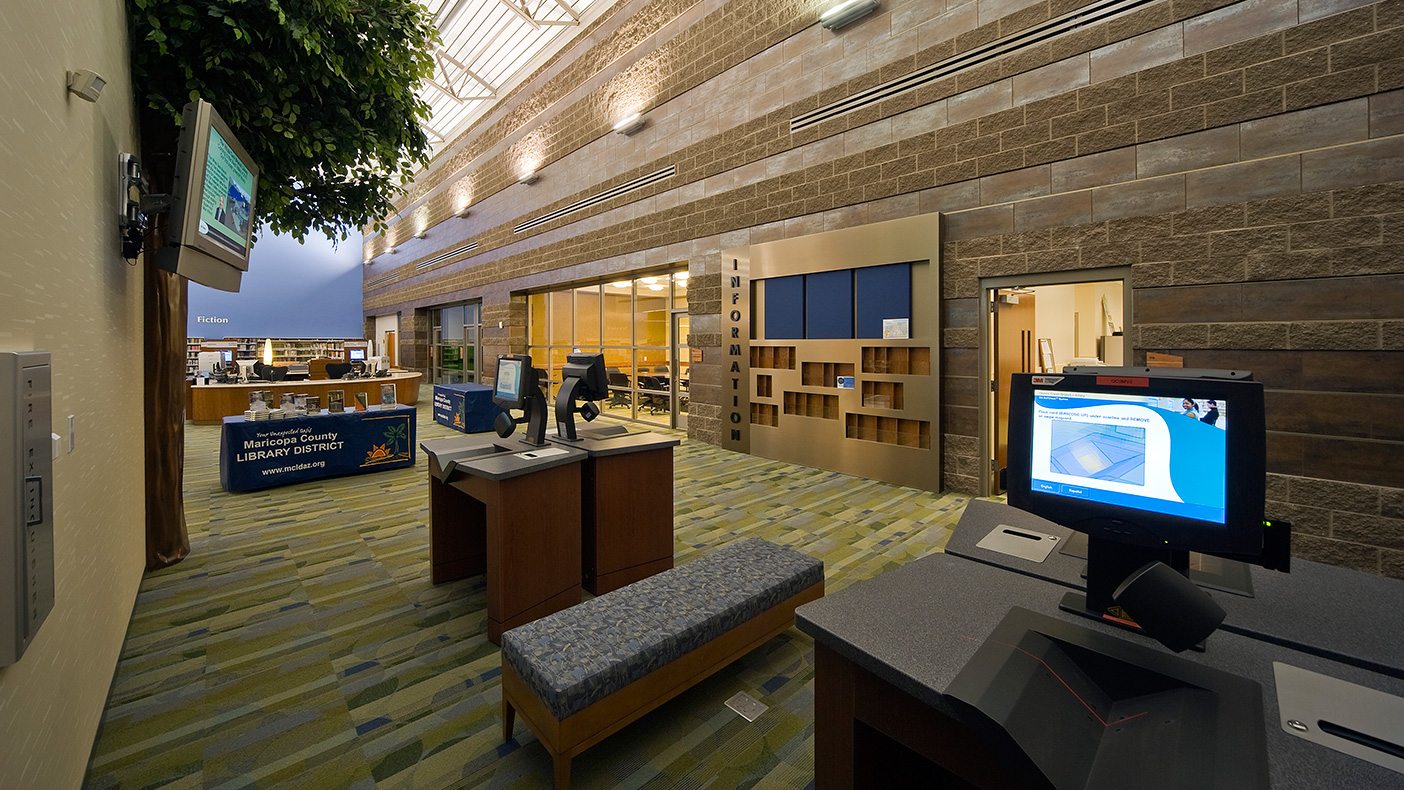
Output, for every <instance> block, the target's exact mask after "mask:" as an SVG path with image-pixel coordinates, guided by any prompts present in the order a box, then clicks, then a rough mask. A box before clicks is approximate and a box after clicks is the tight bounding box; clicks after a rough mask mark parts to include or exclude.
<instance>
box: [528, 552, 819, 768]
mask: <svg viewBox="0 0 1404 790" xmlns="http://www.w3.org/2000/svg"><path fill="white" fill-rule="evenodd" d="M823 595H824V563H823V562H821V561H819V560H816V559H814V558H812V557H808V556H806V555H804V554H800V553H799V552H797V551H793V550H791V549H787V548H783V547H780V546H777V545H775V544H774V543H770V542H768V541H765V540H761V539H760V538H751V539H749V540H744V541H741V542H740V543H736V544H733V545H731V546H727V547H725V548H723V549H719V550H717V551H715V552H712V553H710V554H707V555H704V556H703V557H701V558H700V559H697V560H694V561H693V562H690V563H688V564H686V565H683V566H680V567H677V568H673V569H672V570H668V571H664V572H663V573H659V574H657V575H654V576H650V577H649V578H647V579H643V580H642V581H637V582H634V583H633V584H630V585H628V586H627V587H622V588H620V589H618V590H615V591H614V592H611V593H606V594H605V595H601V596H600V597H598V598H594V599H592V600H589V601H586V602H585V603H582V604H579V605H577V606H572V607H571V608H569V609H566V610H564V611H560V612H556V613H555V614H553V615H550V616H548V617H543V618H542V619H540V620H537V621H535V622H532V623H528V624H526V625H523V626H520V627H517V628H513V629H512V630H510V631H507V632H506V633H504V634H503V635H502V715H503V733H504V736H505V737H504V740H510V739H511V738H512V726H513V723H514V721H515V716H516V713H518V712H520V713H521V714H522V718H523V719H525V720H526V723H527V725H528V726H529V727H531V729H532V732H534V733H536V737H537V739H538V740H540V741H541V743H542V744H543V745H545V747H546V751H547V752H549V753H550V754H551V758H552V760H553V761H554V763H555V765H554V769H555V777H556V790H567V788H568V787H569V786H570V761H571V758H573V757H575V756H576V755H578V754H580V753H581V752H583V751H585V750H586V749H588V748H589V747H591V746H593V745H595V744H596V743H599V742H600V741H601V740H604V739H605V738H606V737H608V736H609V735H611V734H613V733H614V732H617V731H618V730H619V729H621V728H623V727H624V726H625V725H627V724H629V723H630V722H632V721H634V720H635V719H637V718H639V717H640V716H642V715H644V714H645V713H648V712H649V711H651V710H653V709H654V708H656V707H658V706H659V705H662V704H663V703H664V702H667V701H668V700H670V699H672V698H673V697H675V696H677V695H678V694H680V693H682V692H683V691H685V690H687V689H688V688H689V687H691V686H692V685H693V684H694V683H697V682H698V681H701V680H702V679H704V678H706V677H707V676H709V675H711V674H712V673H713V672H716V671H717V670H718V669H721V668H722V667H724V666H726V665H727V664H730V663H731V662H732V661H735V660H736V659H738V658H740V657H741V656H743V655H745V654H746V653H749V652H750V651H752V650H754V649H755V648H757V647H759V646H760V645H762V644H764V643H765V642H767V641H769V640H770V639H771V638H773V637H775V636H776V635H778V634H780V633H782V632H784V631H785V630H786V629H787V628H789V627H790V626H791V625H793V624H794V621H795V607H797V606H799V605H801V604H804V603H808V602H809V601H813V600H815V599H817V598H820V597H822V596H823Z"/></svg>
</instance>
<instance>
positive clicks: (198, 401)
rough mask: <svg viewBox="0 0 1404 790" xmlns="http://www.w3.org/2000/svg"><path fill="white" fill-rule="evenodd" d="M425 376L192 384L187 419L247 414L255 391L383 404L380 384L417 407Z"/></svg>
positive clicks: (210, 421) (200, 421)
mask: <svg viewBox="0 0 1404 790" xmlns="http://www.w3.org/2000/svg"><path fill="white" fill-rule="evenodd" d="M421 378H423V374H422V373H412V372H409V371H397V372H394V373H391V374H390V375H389V376H379V377H370V378H359V379H312V380H309V381H280V382H277V383H274V382H267V381H265V382H258V383H251V384H199V385H196V384H194V383H191V384H189V385H188V386H187V387H186V398H187V400H186V404H185V416H186V419H189V420H191V421H192V422H194V423H195V424H196V425H217V424H219V423H220V421H222V420H223V419H224V418H225V417H233V416H236V415H240V414H243V413H244V412H245V411H246V410H247V409H248V408H249V393H250V392H251V391H254V390H259V391H267V392H271V393H273V402H274V403H277V402H279V400H280V399H281V398H282V396H283V393H285V392H286V393H294V394H296V393H305V394H307V395H316V396H317V397H318V398H321V400H322V403H327V402H328V399H327V393H328V392H330V391H332V390H341V391H342V392H344V393H345V394H346V402H347V403H354V402H355V401H354V398H355V393H357V392H364V393H366V396H367V399H368V403H369V404H370V405H372V406H378V405H380V385H382V384H393V385H394V386H395V402H396V403H400V404H403V405H406V406H413V405H415V404H416V403H418V402H419V382H420V379H421Z"/></svg>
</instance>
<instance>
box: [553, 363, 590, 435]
mask: <svg viewBox="0 0 1404 790" xmlns="http://www.w3.org/2000/svg"><path fill="white" fill-rule="evenodd" d="M584 386H585V384H584V382H583V381H581V380H580V379H579V378H577V377H575V376H570V377H567V378H566V380H565V382H564V383H563V384H561V388H560V390H559V391H557V392H556V436H557V438H560V439H564V440H565V441H567V442H576V441H579V440H580V436H579V434H577V433H576V431H575V415H576V412H579V413H581V414H583V415H584V417H585V420H586V421H587V422H588V421H590V420H593V419H595V418H596V417H598V416H599V414H600V407H599V406H596V405H595V404H594V402H592V401H586V402H585V403H583V404H581V405H579V406H576V405H575V399H576V398H577V397H579V395H580V390H581V389H582V388H583V387H584Z"/></svg>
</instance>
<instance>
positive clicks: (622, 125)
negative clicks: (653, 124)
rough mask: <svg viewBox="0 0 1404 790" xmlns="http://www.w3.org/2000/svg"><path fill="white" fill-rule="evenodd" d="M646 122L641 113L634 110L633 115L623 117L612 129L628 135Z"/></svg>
mask: <svg viewBox="0 0 1404 790" xmlns="http://www.w3.org/2000/svg"><path fill="white" fill-rule="evenodd" d="M646 123H648V121H646V120H644V117H643V113H637V112H636V113H634V114H633V115H630V116H629V117H628V118H625V119H624V120H622V121H620V122H619V123H616V124H615V125H614V131H615V132H616V133H617V134H622V135H624V136H625V137H628V136H629V135H631V134H633V133H635V132H637V131H638V130H640V129H642V128H644V124H646Z"/></svg>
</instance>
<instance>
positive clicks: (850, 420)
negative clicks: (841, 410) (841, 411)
mask: <svg viewBox="0 0 1404 790" xmlns="http://www.w3.org/2000/svg"><path fill="white" fill-rule="evenodd" d="M844 434H845V435H846V436H847V437H848V438H849V439H860V440H862V441H865V442H879V443H881V444H895V445H898V446H901V447H920V448H921V449H923V450H929V449H931V423H929V422H927V421H926V420H904V419H901V418H900V417H878V416H875V415H872V414H852V413H849V414H846V415H844Z"/></svg>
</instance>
